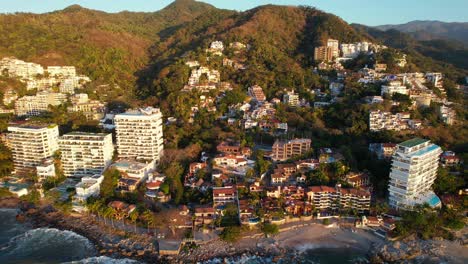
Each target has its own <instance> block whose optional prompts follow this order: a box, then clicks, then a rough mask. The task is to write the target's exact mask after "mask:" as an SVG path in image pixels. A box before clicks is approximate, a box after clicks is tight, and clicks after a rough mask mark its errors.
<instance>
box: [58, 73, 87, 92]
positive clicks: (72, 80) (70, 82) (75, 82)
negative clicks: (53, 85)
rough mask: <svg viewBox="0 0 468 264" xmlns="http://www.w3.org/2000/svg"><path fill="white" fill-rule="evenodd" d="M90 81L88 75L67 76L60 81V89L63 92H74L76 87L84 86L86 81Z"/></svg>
mask: <svg viewBox="0 0 468 264" xmlns="http://www.w3.org/2000/svg"><path fill="white" fill-rule="evenodd" d="M90 81H91V79H90V78H89V77H86V76H73V77H67V78H65V79H62V80H61V81H60V85H59V89H60V92H61V93H68V94H74V93H75V89H77V88H81V87H83V85H84V84H85V83H87V82H90Z"/></svg>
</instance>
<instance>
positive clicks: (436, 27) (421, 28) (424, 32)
mask: <svg viewBox="0 0 468 264" xmlns="http://www.w3.org/2000/svg"><path fill="white" fill-rule="evenodd" d="M375 28H377V29H380V30H383V31H386V30H389V29H396V30H398V31H401V32H404V33H409V34H410V35H411V36H413V37H414V38H416V39H417V40H424V41H427V40H435V39H445V40H454V41H459V42H461V43H463V44H464V45H465V46H468V22H464V23H447V22H441V21H420V20H417V21H411V22H408V23H405V24H399V25H382V26H377V27H375Z"/></svg>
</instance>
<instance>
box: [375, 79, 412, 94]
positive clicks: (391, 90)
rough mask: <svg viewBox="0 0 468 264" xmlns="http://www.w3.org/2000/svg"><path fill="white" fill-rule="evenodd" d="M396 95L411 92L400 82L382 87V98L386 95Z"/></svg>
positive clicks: (393, 82)
mask: <svg viewBox="0 0 468 264" xmlns="http://www.w3.org/2000/svg"><path fill="white" fill-rule="evenodd" d="M395 93H399V94H408V93H409V90H408V88H407V87H406V86H405V85H402V84H401V82H400V81H391V82H390V83H389V84H387V85H382V89H381V91H380V94H381V95H382V96H383V95H384V94H389V95H393V94H395Z"/></svg>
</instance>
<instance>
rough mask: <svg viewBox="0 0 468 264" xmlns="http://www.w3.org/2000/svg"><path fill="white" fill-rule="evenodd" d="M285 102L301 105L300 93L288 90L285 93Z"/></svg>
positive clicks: (291, 104)
mask: <svg viewBox="0 0 468 264" xmlns="http://www.w3.org/2000/svg"><path fill="white" fill-rule="evenodd" d="M283 103H285V104H287V105H290V106H298V105H299V95H298V94H296V93H294V91H292V92H287V93H286V94H285V95H283Z"/></svg>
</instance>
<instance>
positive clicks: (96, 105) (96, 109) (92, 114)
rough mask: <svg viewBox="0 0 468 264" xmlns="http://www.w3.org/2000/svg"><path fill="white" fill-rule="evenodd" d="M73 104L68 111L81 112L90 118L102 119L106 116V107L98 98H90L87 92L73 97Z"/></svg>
mask: <svg viewBox="0 0 468 264" xmlns="http://www.w3.org/2000/svg"><path fill="white" fill-rule="evenodd" d="M71 102H72V105H71V106H69V107H68V108H67V111H68V112H81V113H83V114H84V115H85V116H86V118H87V119H89V120H100V119H102V118H103V117H104V113H105V111H106V107H105V105H104V104H103V103H101V102H100V101H97V100H89V98H88V95H87V94H85V93H81V94H75V95H74V96H72V97H71Z"/></svg>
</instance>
